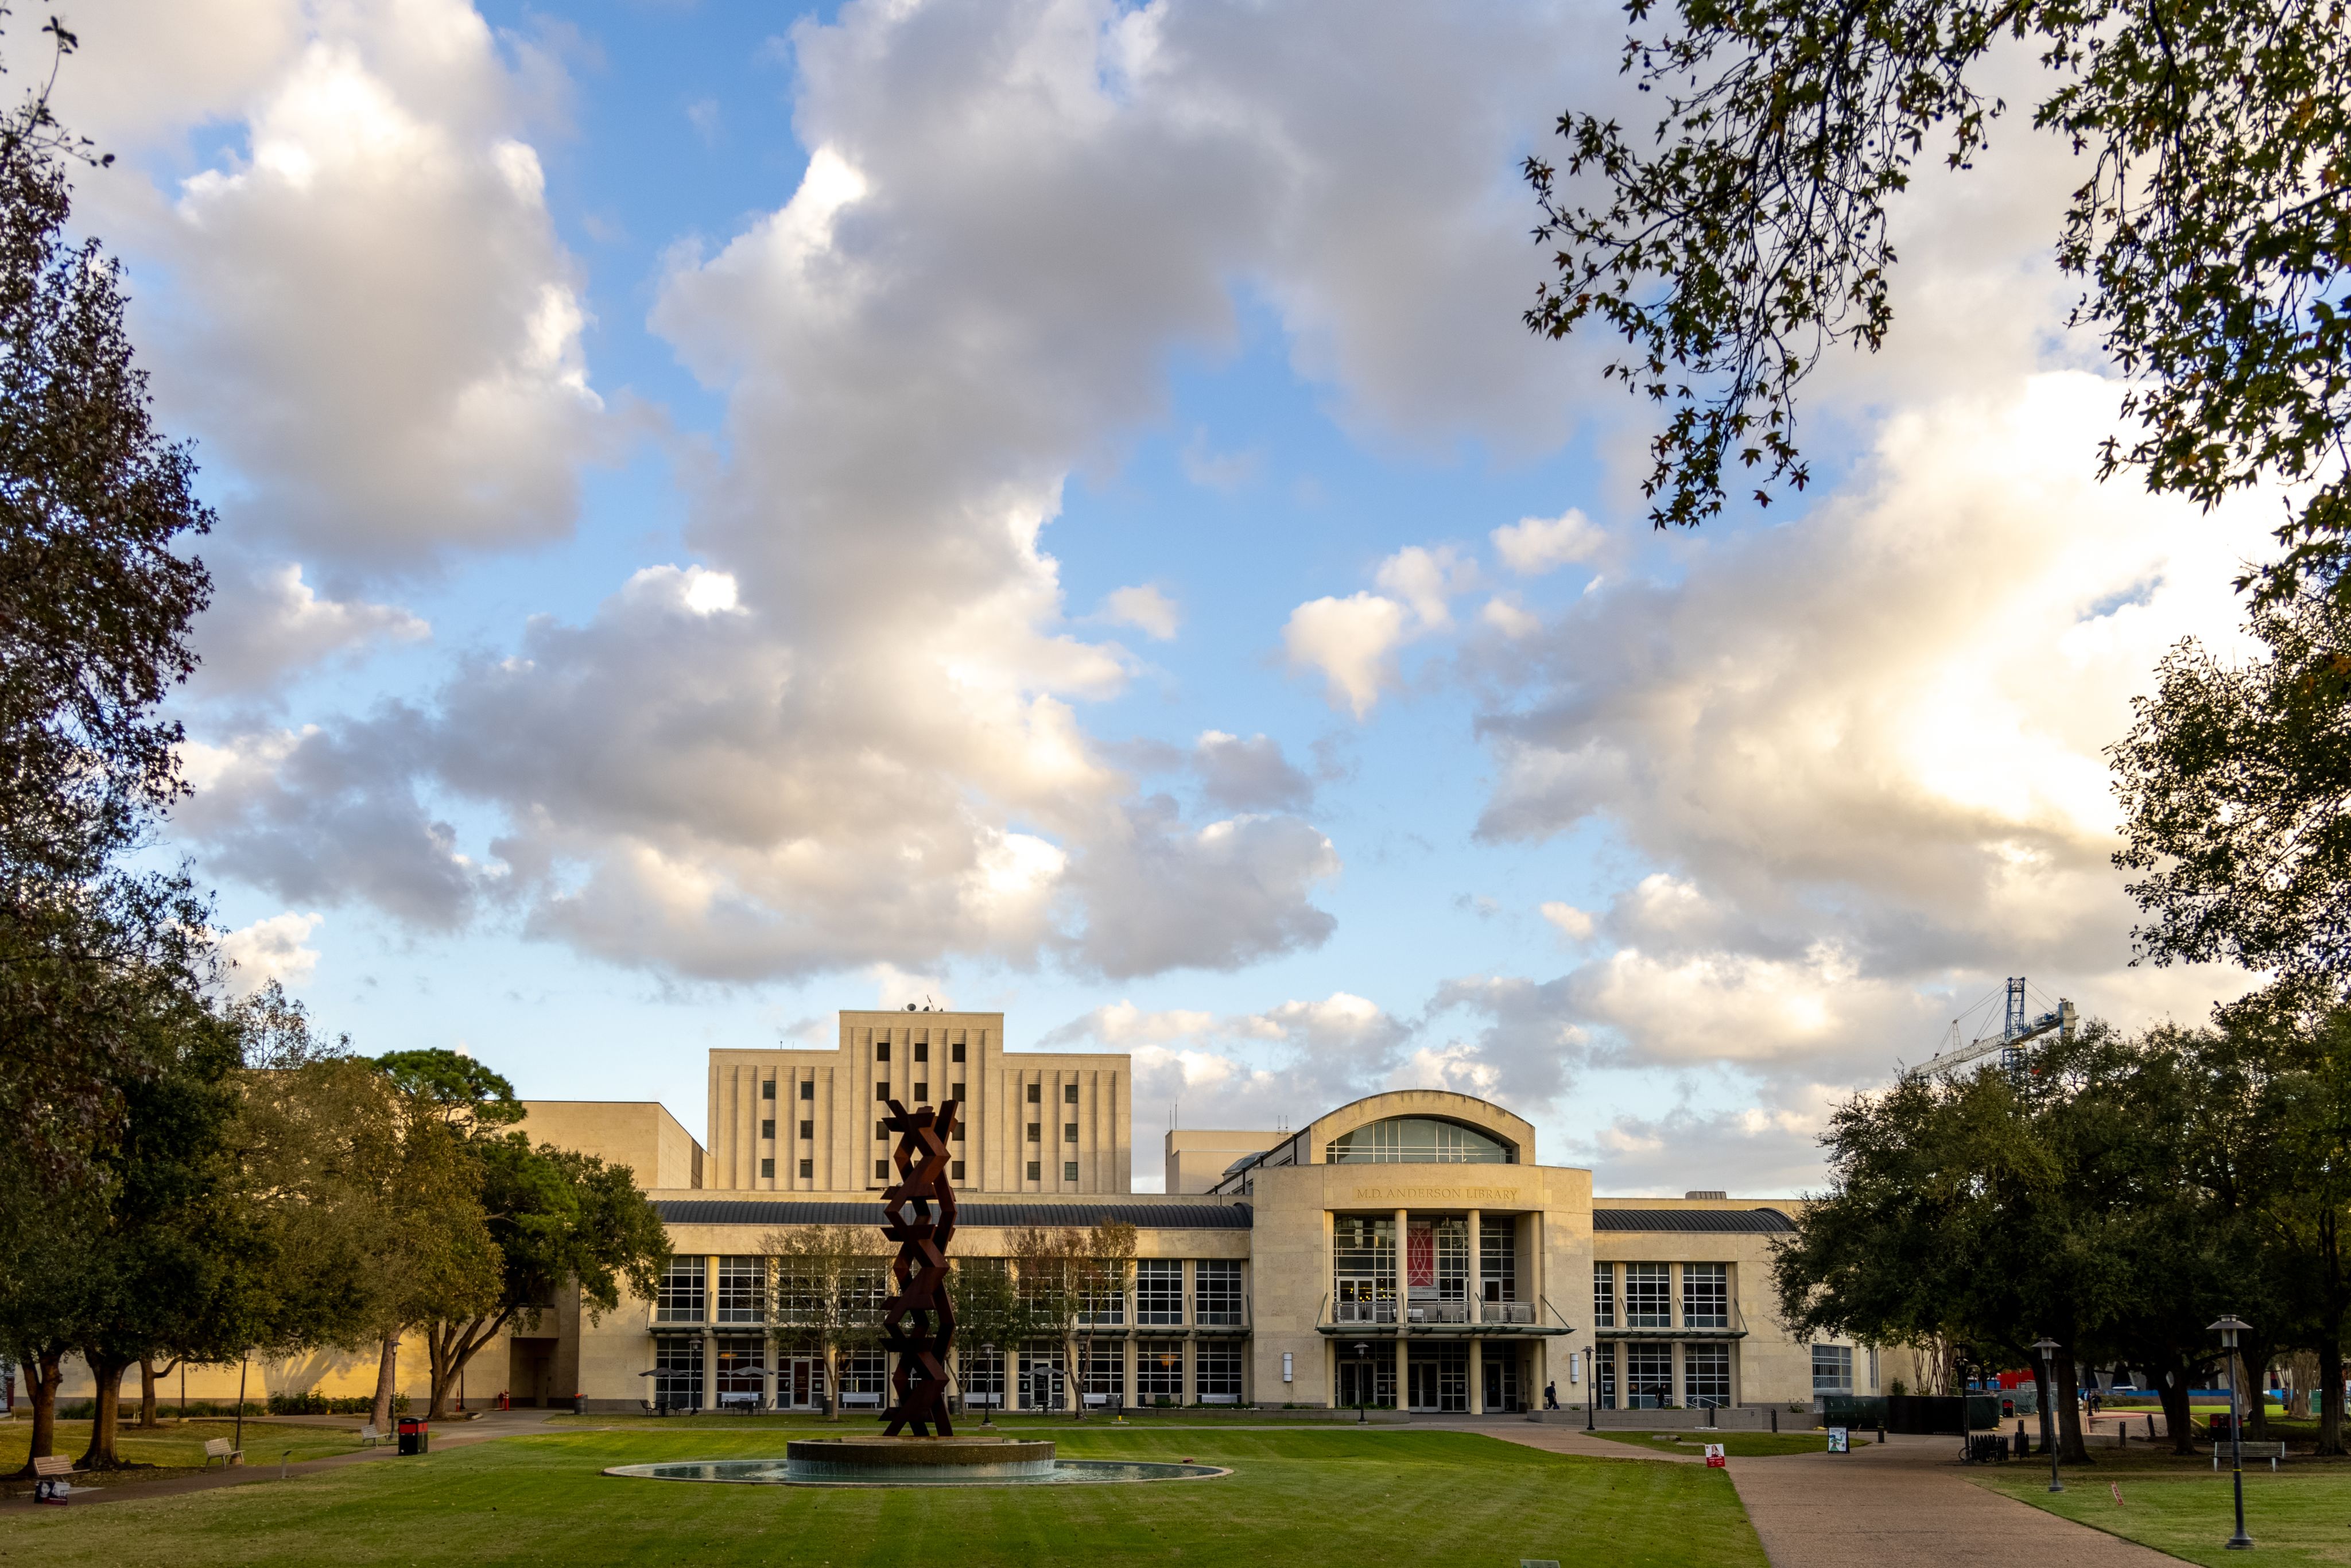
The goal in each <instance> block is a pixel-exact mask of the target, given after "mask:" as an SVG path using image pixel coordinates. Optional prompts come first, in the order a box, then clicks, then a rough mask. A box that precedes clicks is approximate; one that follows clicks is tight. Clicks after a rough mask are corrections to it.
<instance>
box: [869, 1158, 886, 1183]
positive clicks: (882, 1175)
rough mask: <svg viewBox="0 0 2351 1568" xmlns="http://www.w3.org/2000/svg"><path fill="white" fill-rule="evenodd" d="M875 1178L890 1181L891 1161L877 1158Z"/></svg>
mask: <svg viewBox="0 0 2351 1568" xmlns="http://www.w3.org/2000/svg"><path fill="white" fill-rule="evenodd" d="M873 1179H874V1180H875V1181H888V1180H889V1179H890V1162H889V1161H888V1160H875V1161H874V1162H873Z"/></svg>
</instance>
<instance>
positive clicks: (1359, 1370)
mask: <svg viewBox="0 0 2351 1568" xmlns="http://www.w3.org/2000/svg"><path fill="white" fill-rule="evenodd" d="M1371 1377H1372V1347H1371V1346H1370V1345H1368V1344H1365V1343H1364V1342H1363V1341H1362V1340H1357V1341H1356V1342H1355V1425H1356V1426H1358V1427H1361V1426H1364V1424H1366V1423H1367V1422H1369V1421H1370V1420H1371V1417H1370V1416H1366V1415H1365V1414H1364V1388H1365V1386H1366V1385H1368V1384H1369V1383H1370V1382H1371Z"/></svg>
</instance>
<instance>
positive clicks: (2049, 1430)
mask: <svg viewBox="0 0 2351 1568" xmlns="http://www.w3.org/2000/svg"><path fill="white" fill-rule="evenodd" d="M2032 1348H2033V1349H2035V1350H2037V1351H2039V1352H2040V1353H2041V1386H2042V1387H2043V1388H2044V1389H2047V1390H2048V1391H2049V1397H2048V1398H2046V1399H2043V1401H2042V1402H2041V1446H2042V1447H2043V1448H2046V1449H2048V1450H2049V1490H2051V1491H2064V1490H2065V1483H2064V1481H2061V1480H2059V1479H2057V1342H2056V1341H2055V1340H2053V1339H2050V1338H2048V1337H2047V1336H2046V1335H2043V1337H2042V1338H2040V1339H2037V1340H2034V1341H2033V1342H2032ZM1959 1424H1960V1425H1961V1426H1963V1427H1964V1426H1966V1425H1967V1423H1966V1422H1964V1421H1962V1422H1961V1423H1959Z"/></svg>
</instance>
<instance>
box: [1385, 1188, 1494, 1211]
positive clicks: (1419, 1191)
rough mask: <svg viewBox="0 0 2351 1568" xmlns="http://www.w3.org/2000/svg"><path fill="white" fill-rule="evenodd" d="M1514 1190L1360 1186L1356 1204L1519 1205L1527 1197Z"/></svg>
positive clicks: (1407, 1205) (1408, 1205)
mask: <svg viewBox="0 0 2351 1568" xmlns="http://www.w3.org/2000/svg"><path fill="white" fill-rule="evenodd" d="M1523 1196H1524V1195H1523V1194H1521V1193H1520V1191H1519V1189H1518V1188H1516V1187H1514V1186H1359V1187H1357V1188H1356V1189H1355V1191H1354V1194H1353V1197H1351V1198H1350V1199H1349V1201H1350V1202H1353V1203H1386V1204H1402V1205H1404V1206H1405V1207H1407V1208H1409V1207H1411V1206H1412V1205H1414V1204H1416V1203H1450V1204H1468V1203H1517V1202H1520V1200H1521V1198H1522V1197H1523Z"/></svg>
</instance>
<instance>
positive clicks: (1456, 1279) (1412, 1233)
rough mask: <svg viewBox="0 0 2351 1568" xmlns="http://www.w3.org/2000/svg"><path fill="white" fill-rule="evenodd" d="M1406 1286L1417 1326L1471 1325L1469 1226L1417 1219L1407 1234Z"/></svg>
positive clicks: (1455, 1221)
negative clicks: (1444, 1323) (1469, 1322)
mask: <svg viewBox="0 0 2351 1568" xmlns="http://www.w3.org/2000/svg"><path fill="white" fill-rule="evenodd" d="M1404 1283H1405V1300H1406V1301H1407V1302H1408V1303H1409V1305H1410V1308H1411V1311H1410V1313H1409V1319H1408V1321H1410V1322H1416V1323H1438V1322H1447V1323H1453V1322H1466V1321H1468V1311H1467V1310H1466V1309H1467V1303H1468V1300H1469V1222H1468V1220H1466V1219H1416V1220H1413V1221H1411V1222H1410V1224H1409V1225H1408V1226H1407V1227H1406V1228H1405V1255H1404Z"/></svg>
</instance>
